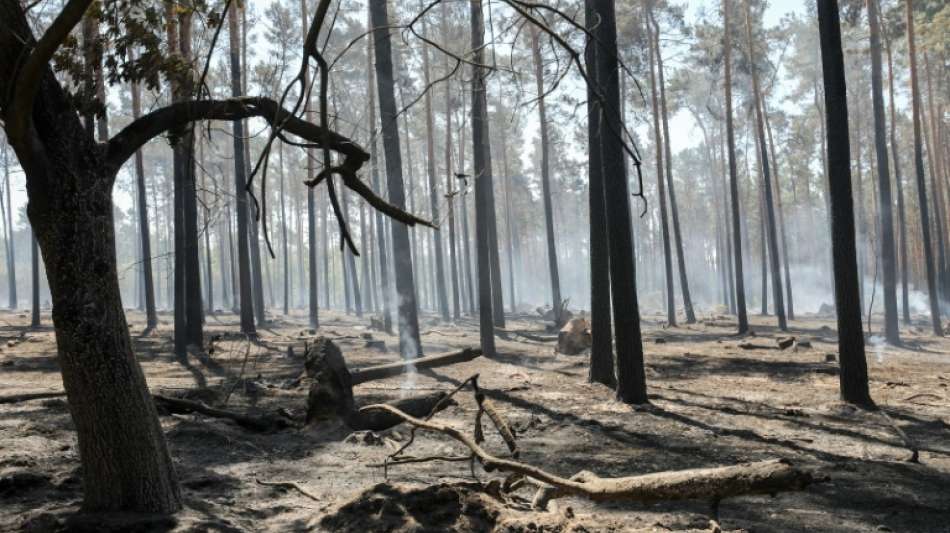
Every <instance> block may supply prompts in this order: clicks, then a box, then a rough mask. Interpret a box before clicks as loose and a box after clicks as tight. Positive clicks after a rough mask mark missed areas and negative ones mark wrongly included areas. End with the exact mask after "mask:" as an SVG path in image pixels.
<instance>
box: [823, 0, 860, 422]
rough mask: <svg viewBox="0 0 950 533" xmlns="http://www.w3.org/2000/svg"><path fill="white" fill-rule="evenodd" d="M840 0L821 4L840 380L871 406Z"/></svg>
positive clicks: (845, 394) (854, 399) (844, 390)
mask: <svg viewBox="0 0 950 533" xmlns="http://www.w3.org/2000/svg"><path fill="white" fill-rule="evenodd" d="M838 17H839V15H838V2H837V0H819V1H818V34H819V37H820V40H821V66H822V72H823V73H824V80H825V81H824V84H825V112H826V115H825V123H826V131H827V132H828V180H829V184H828V185H829V191H830V192H831V195H830V201H831V234H832V256H833V259H834V277H835V304H836V310H837V314H838V351H839V357H840V373H839V380H840V382H841V397H842V399H844V400H845V401H846V402H851V403H856V404H862V405H870V404H872V401H871V396H870V393H869V392H868V374H867V360H866V359H865V354H864V334H863V333H862V328H861V307H860V299H859V297H858V294H859V293H858V260H857V250H856V248H855V243H854V236H855V228H854V204H853V201H852V197H851V146H850V140H849V139H848V100H847V98H848V90H847V88H846V86H845V74H844V72H845V71H844V54H843V53H842V50H841V26H840V23H839V18H838Z"/></svg>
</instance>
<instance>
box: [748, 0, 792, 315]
mask: <svg viewBox="0 0 950 533" xmlns="http://www.w3.org/2000/svg"><path fill="white" fill-rule="evenodd" d="M745 7H746V37H747V39H748V44H749V60H750V63H752V64H753V66H752V67H751V70H752V93H753V105H754V106H755V129H756V134H757V138H758V139H759V148H760V153H761V157H762V183H763V185H764V190H763V194H764V199H765V214H766V217H767V219H768V247H769V261H770V266H771V269H770V270H771V275H772V299H773V300H774V301H775V306H774V307H775V316H776V318H777V319H778V327H779V329H780V330H782V331H785V330H786V329H788V324H787V323H786V319H785V304H784V298H783V295H782V271H781V269H780V268H779V256H778V236H777V231H776V223H775V204H774V203H773V195H772V175H771V169H770V165H769V156H768V151H767V148H766V145H765V127H764V125H763V122H764V120H763V118H762V114H763V111H762V92H761V90H760V89H759V76H758V73H757V72H756V69H755V65H754V57H755V54H754V53H753V41H752V20H751V19H752V13H751V9H750V7H749V0H746V3H745Z"/></svg>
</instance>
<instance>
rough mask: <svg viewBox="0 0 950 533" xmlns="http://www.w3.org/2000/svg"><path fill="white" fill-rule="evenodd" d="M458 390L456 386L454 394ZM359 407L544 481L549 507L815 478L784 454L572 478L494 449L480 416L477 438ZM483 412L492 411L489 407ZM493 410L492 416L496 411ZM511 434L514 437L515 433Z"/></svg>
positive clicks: (772, 489) (753, 489) (712, 494)
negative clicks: (488, 446)
mask: <svg viewBox="0 0 950 533" xmlns="http://www.w3.org/2000/svg"><path fill="white" fill-rule="evenodd" d="M476 379H477V376H473V378H469V380H466V382H463V385H464V384H465V383H467V382H471V383H472V385H473V388H474V389H475V394H476V399H477V398H478V397H479V396H480V395H481V393H480V392H479V391H478V384H477V381H475V380H476ZM457 390H459V389H456V391H457ZM456 391H453V394H454V392H456ZM479 405H480V409H479V413H478V415H476V419H478V420H480V415H481V413H482V412H483V410H484V409H483V407H484V406H483V404H482V403H481V402H479ZM360 411H361V412H369V411H384V412H387V413H390V414H391V415H393V416H396V417H399V418H400V419H402V420H403V421H405V422H407V423H409V424H410V425H412V426H413V429H414V430H415V429H424V430H428V431H434V432H437V433H442V434H443V435H446V436H448V437H450V438H452V439H454V440H456V441H458V442H459V443H461V444H463V445H464V446H465V447H467V448H468V449H469V450H470V452H471V455H470V456H469V457H470V458H471V459H473V460H477V461H478V462H479V463H480V464H481V465H482V467H483V468H484V469H485V470H486V471H488V472H491V471H495V470H498V471H503V472H506V473H509V474H515V475H517V476H522V477H524V478H527V479H529V480H531V481H533V482H534V483H535V484H537V485H538V486H539V487H540V488H539V489H538V492H537V494H536V495H535V499H534V504H535V505H536V506H537V507H540V508H544V507H546V506H547V503H548V502H549V501H550V500H552V499H555V498H560V497H564V496H583V497H586V498H589V499H591V500H594V501H608V500H624V501H638V502H653V501H668V500H686V499H705V500H710V501H719V500H721V499H723V498H726V497H732V496H740V495H748V494H773V493H776V492H780V491H793V490H801V489H803V488H804V487H806V486H807V485H809V484H810V483H812V482H813V481H814V480H813V478H812V475H811V474H810V473H808V472H805V471H803V470H800V469H798V468H795V467H794V466H792V464H791V463H790V462H789V461H787V460H785V459H772V460H767V461H758V462H754V463H742V464H738V465H733V466H725V467H717V468H702V469H691V470H675V471H669V472H657V473H654V474H646V475H639V476H630V477H620V478H602V477H599V476H597V475H596V474H593V473H591V472H586V471H584V472H579V473H578V474H576V475H574V476H573V477H571V478H570V479H568V478H563V477H560V476H558V475H555V474H551V473H549V472H547V471H545V470H543V469H541V468H538V467H535V466H532V465H529V464H526V463H522V462H519V461H517V460H514V459H505V458H500V457H496V456H494V455H492V454H490V453H489V452H487V451H486V450H485V449H484V448H483V447H482V446H481V444H480V443H481V441H483V438H482V437H481V423H480V421H478V422H476V437H474V438H473V437H471V436H469V435H468V434H466V433H464V432H462V431H461V430H459V429H456V428H454V427H452V426H449V425H446V424H441V423H438V422H434V421H432V420H431V415H430V416H429V417H427V418H426V419H420V418H417V417H415V416H412V415H410V414H408V413H405V412H402V411H400V410H399V409H397V408H395V407H393V406H391V405H385V404H375V405H369V406H366V407H363V408H362V409H360ZM484 412H486V413H488V412H489V411H484ZM489 416H490V417H491V415H489ZM491 418H493V417H491ZM493 421H494V420H493ZM505 425H506V424H505ZM499 431H500V433H502V434H503V437H504V432H503V431H501V428H499ZM511 438H512V439H513V438H514V437H513V435H512V436H511ZM504 440H505V441H506V442H508V437H504ZM411 443H412V439H410V441H409V442H407V443H406V444H404V445H403V446H402V447H401V448H400V450H398V451H397V452H395V453H394V454H392V455H390V456H389V458H388V459H387V462H386V463H384V466H388V465H390V464H401V463H406V462H410V461H405V460H403V459H402V458H401V457H399V454H400V453H402V451H403V450H405V449H406V448H408V446H409V445H410V444H411ZM509 447H512V446H511V443H509ZM425 460H433V461H437V460H444V457H442V456H437V457H431V458H416V457H413V458H412V461H411V462H422V461H425ZM390 461H391V462H390Z"/></svg>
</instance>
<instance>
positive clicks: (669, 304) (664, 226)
mask: <svg viewBox="0 0 950 533" xmlns="http://www.w3.org/2000/svg"><path fill="white" fill-rule="evenodd" d="M651 5H652V4H651ZM650 26H651V25H650V24H646V30H647V34H648V35H650V34H651V33H652V30H651V27H650ZM650 42H651V43H652V42H653V38H652V36H651V37H650ZM648 48H649V54H650V101H651V102H652V105H653V138H654V143H653V144H654V147H655V148H656V190H657V200H658V201H659V204H660V235H661V236H662V238H663V265H664V267H665V272H666V323H667V325H669V326H671V327H672V326H676V302H675V296H674V291H673V251H672V248H671V247H670V226H669V222H668V220H669V217H668V216H667V214H666V209H667V207H666V206H667V203H666V180H665V178H664V176H663V174H664V169H663V133H662V130H661V129H660V98H659V94H658V93H659V91H658V88H657V79H656V73H655V70H654V67H655V66H656V57H655V54H656V50H655V48H654V47H653V46H652V45H650V46H649V47H648Z"/></svg>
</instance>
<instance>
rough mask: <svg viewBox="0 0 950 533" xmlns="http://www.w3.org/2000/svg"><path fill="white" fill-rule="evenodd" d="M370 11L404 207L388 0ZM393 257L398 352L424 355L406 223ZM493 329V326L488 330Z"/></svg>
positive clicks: (391, 164)
mask: <svg viewBox="0 0 950 533" xmlns="http://www.w3.org/2000/svg"><path fill="white" fill-rule="evenodd" d="M369 12H370V17H371V21H372V27H373V32H374V33H373V36H374V38H373V45H374V50H375V54H376V90H377V94H378V96H379V115H380V123H381V125H382V132H383V148H384V149H385V151H386V178H387V180H388V182H389V201H390V203H392V204H393V205H395V206H396V207H398V208H400V209H403V208H404V207H405V203H406V200H405V191H404V190H403V181H402V156H401V154H400V149H399V125H398V123H397V122H396V120H397V119H398V117H397V115H396V95H395V88H394V78H393V54H392V43H391V37H390V30H389V29H388V27H387V26H388V25H389V21H388V15H387V10H386V0H370V2H369ZM391 231H392V239H393V240H392V242H393V259H394V261H395V272H396V294H397V296H398V299H399V301H398V302H397V309H398V316H399V351H400V353H401V354H402V356H403V358H405V359H412V358H415V357H421V356H422V343H421V342H420V341H419V316H418V310H417V309H418V308H417V306H416V290H415V283H414V281H413V276H412V259H411V256H410V255H409V230H408V227H407V226H406V225H405V224H402V223H400V222H395V221H394V222H393V224H392V228H391ZM489 331H491V329H489Z"/></svg>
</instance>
